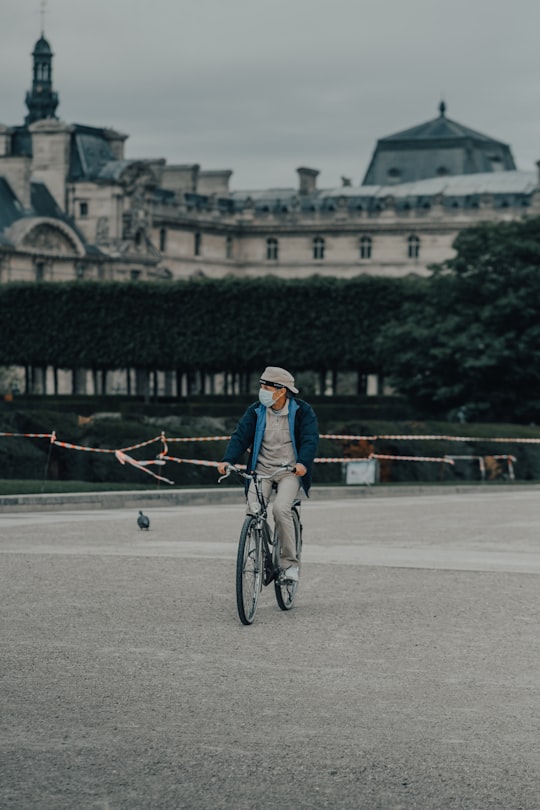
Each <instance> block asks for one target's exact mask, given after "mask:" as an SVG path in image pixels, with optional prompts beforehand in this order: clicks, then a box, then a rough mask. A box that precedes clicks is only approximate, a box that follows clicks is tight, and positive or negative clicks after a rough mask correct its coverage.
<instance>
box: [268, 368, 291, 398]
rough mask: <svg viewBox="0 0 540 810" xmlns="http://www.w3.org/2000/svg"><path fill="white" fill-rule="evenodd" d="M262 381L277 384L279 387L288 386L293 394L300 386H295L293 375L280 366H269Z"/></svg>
mask: <svg viewBox="0 0 540 810" xmlns="http://www.w3.org/2000/svg"><path fill="white" fill-rule="evenodd" d="M260 381H261V383H263V384H264V385H275V386H277V387H278V388H287V389H288V390H289V391H292V393H293V394H297V393H298V388H295V387H294V377H293V375H292V374H291V373H290V372H289V371H286V370H285V369H284V368H279V366H267V367H266V368H265V370H264V371H263V373H262V376H261V380H260Z"/></svg>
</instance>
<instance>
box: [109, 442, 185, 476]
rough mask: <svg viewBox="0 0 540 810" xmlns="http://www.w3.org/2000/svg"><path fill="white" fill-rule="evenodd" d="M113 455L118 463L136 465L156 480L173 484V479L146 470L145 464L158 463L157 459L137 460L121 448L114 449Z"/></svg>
mask: <svg viewBox="0 0 540 810" xmlns="http://www.w3.org/2000/svg"><path fill="white" fill-rule="evenodd" d="M114 455H115V456H116V458H117V460H118V461H119V462H120V464H131V465H132V466H133V467H136V468H137V469H138V470H142V471H143V472H145V473H148V475H151V476H152V477H153V478H156V479H157V480H158V481H164V482H165V483H166V484H174V481H170V480H169V479H168V478H165V477H164V476H162V475H157V473H155V472H152V470H148V469H147V466H148V465H149V464H160V463H162V462H160V461H159V460H158V461H156V460H154V461H137V460H136V459H134V458H131V456H128V455H127V454H126V453H123V452H122V451H121V450H115V452H114Z"/></svg>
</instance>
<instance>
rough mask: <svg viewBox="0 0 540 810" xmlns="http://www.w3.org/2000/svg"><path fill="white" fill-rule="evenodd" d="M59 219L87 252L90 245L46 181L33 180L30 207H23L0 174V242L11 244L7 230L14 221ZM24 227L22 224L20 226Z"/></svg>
mask: <svg viewBox="0 0 540 810" xmlns="http://www.w3.org/2000/svg"><path fill="white" fill-rule="evenodd" d="M40 218H41V219H48V220H57V221H58V222H61V223H62V224H63V226H67V227H69V229H70V230H71V231H73V233H74V234H75V235H76V237H77V239H78V240H79V241H80V242H81V243H82V244H84V245H85V249H86V251H87V252H90V246H89V245H88V244H87V243H86V240H85V238H84V236H83V235H82V233H81V232H80V231H79V229H78V228H77V227H76V226H75V224H74V223H73V221H72V220H71V219H70V217H68V216H66V214H64V212H63V211H62V209H61V208H60V207H59V205H58V204H57V202H56V200H55V199H54V197H53V196H52V194H51V193H50V191H49V189H48V188H47V186H46V185H45V183H40V182H35V181H32V182H31V184H30V209H29V210H26V211H25V209H24V208H23V206H22V204H21V202H20V201H19V199H18V198H17V196H16V195H15V193H14V191H13V189H12V188H11V186H10V184H9V183H8V181H7V180H6V179H5V178H4V177H3V176H2V175H0V244H4V245H9V244H11V240H10V239H9V238H8V237H7V236H6V231H7V230H8V228H10V227H11V226H12V225H14V223H19V222H24V221H26V220H28V221H29V220H32V221H34V220H36V219H40ZM20 227H22V225H21V226H20Z"/></svg>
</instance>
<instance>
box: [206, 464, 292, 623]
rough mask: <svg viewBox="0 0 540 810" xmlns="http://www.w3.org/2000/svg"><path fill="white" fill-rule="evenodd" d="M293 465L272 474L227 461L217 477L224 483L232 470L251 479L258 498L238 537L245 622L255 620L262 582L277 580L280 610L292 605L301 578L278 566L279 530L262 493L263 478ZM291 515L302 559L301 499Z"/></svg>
mask: <svg viewBox="0 0 540 810" xmlns="http://www.w3.org/2000/svg"><path fill="white" fill-rule="evenodd" d="M294 469H295V468H294V467H291V466H288V465H284V466H283V467H280V468H279V470H276V472H274V473H272V474H271V475H259V474H257V473H246V472H244V471H243V470H240V469H239V468H238V467H234V466H233V465H228V467H227V472H226V473H225V475H222V476H221V477H220V478H219V479H218V483H221V481H223V480H224V479H225V478H228V477H229V475H230V474H231V472H234V473H236V474H237V475H239V476H241V477H242V478H244V479H245V480H246V481H250V482H251V481H252V482H253V485H254V489H255V494H256V497H257V502H256V503H254V504H251V510H252V512H253V513H254V514H252V513H249V514H247V515H246V517H245V519H244V523H243V525H242V530H241V532H240V539H239V541H238V554H237V558H236V606H237V608H238V615H239V617H240V621H241V622H242V624H252V623H253V620H254V618H255V613H256V612H257V605H258V603H259V596H260V593H261V591H262V588H263V585H265V586H267V585H270V583H271V582H273V583H274V592H275V595H276V601H277V603H278V605H279V607H280V608H281V610H290V609H291V608H292V607H293V604H294V600H295V597H296V592H297V589H298V582H297V581H293V580H289V579H285V578H284V576H283V572H281V571H280V568H279V558H280V544H279V537H278V533H277V530H276V529H274V532H273V533H272V532H271V529H270V526H269V524H268V505H267V504H266V503H265V499H264V496H263V493H262V488H261V482H262V481H263V480H264V479H271V478H274V476H275V475H277V473H278V472H281V471H282V470H289V471H291V472H293V471H294ZM292 519H293V524H294V535H295V542H296V555H297V559H298V560H300V555H301V552H302V523H301V521H300V499H298V498H297V499H295V500H294V501H293V504H292Z"/></svg>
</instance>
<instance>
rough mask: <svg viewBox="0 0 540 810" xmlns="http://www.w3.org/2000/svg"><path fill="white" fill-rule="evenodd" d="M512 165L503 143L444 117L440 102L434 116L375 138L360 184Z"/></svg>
mask: <svg viewBox="0 0 540 810" xmlns="http://www.w3.org/2000/svg"><path fill="white" fill-rule="evenodd" d="M515 168H516V166H515V163H514V159H513V157H512V153H511V150H510V147H509V146H508V145H507V144H505V143H503V142H502V141H498V140H496V139H495V138H491V137H490V136H488V135H484V134H483V133H481V132H477V131H476V130H474V129H470V128H469V127H466V126H464V125H463V124H460V123H458V122H457V121H453V120H451V119H450V118H447V117H446V105H445V104H444V102H441V104H440V106H439V116H438V117H437V118H434V119H432V120H430V121H426V122H425V123H423V124H418V125H417V126H414V127H410V128H409V129H405V130H402V131H400V132H396V133H395V134H393V135H388V136H386V137H385V138H380V139H379V140H378V141H377V146H376V148H375V151H374V153H373V157H372V158H371V162H370V164H369V166H368V169H367V172H366V174H365V177H364V180H363V184H364V185H373V184H375V185H378V184H383V183H387V182H396V183H398V182H411V181H414V180H421V179H424V178H428V177H436V176H437V175H458V174H474V173H476V172H480V173H484V172H491V171H493V172H495V171H512V170H514V169H515Z"/></svg>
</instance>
